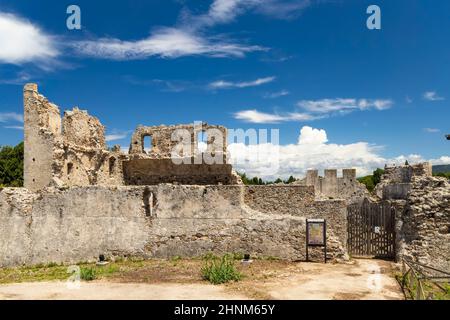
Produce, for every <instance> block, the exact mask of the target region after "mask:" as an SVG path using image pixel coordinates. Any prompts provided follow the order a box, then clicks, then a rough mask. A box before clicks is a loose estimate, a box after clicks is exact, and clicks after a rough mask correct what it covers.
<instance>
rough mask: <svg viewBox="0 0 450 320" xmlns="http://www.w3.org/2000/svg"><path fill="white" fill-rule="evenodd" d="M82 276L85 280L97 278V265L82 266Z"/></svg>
mask: <svg viewBox="0 0 450 320" xmlns="http://www.w3.org/2000/svg"><path fill="white" fill-rule="evenodd" d="M80 278H81V280H84V281H92V280H95V279H96V278H97V270H96V268H95V267H87V268H86V267H82V268H81V269H80Z"/></svg>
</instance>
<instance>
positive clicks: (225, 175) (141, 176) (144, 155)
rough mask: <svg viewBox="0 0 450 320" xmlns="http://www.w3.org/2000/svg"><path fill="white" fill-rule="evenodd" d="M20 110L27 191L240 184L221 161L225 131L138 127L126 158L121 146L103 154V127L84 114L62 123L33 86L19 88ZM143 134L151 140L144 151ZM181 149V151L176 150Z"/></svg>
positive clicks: (76, 112) (69, 116)
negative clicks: (203, 146) (200, 138)
mask: <svg viewBox="0 0 450 320" xmlns="http://www.w3.org/2000/svg"><path fill="white" fill-rule="evenodd" d="M24 109H25V124H24V126H25V172H24V176H25V177H24V179H25V187H27V188H28V189H30V190H32V191H37V190H40V189H42V188H45V187H50V186H56V187H63V186H64V187H71V186H90V185H115V186H120V185H144V184H158V183H167V182H168V183H181V184H239V183H240V179H239V177H238V176H237V174H236V173H235V172H234V171H233V169H232V167H231V165H229V164H227V162H226V161H227V157H226V152H227V151H226V148H227V130H226V128H225V127H222V126H211V125H208V124H201V125H200V124H199V125H177V126H157V127H144V126H139V127H138V128H137V129H136V132H135V133H134V134H133V137H132V141H131V145H130V154H124V153H122V152H121V151H120V148H114V149H113V150H108V148H107V145H106V141H105V127H104V126H103V125H102V124H101V123H100V121H99V120H98V119H97V118H96V117H93V116H91V115H89V114H88V113H87V112H86V111H83V110H80V109H78V108H74V109H73V110H71V111H66V112H65V113H64V117H63V118H62V119H61V116H60V111H59V107H58V106H56V105H55V104H52V103H50V102H48V100H47V99H46V98H45V97H44V96H42V95H41V94H39V93H38V88H37V85H36V84H27V85H26V86H25V87H24ZM201 132H205V133H206V134H207V141H206V150H205V151H206V153H202V152H201V151H200V150H199V147H198V146H199V141H198V133H201ZM186 135H187V137H186ZM146 136H151V137H152V146H151V148H150V150H147V151H146V150H144V145H143V143H144V138H145V137H146ZM180 145H181V147H182V148H181V150H178V149H180V148H175V146H180ZM173 151H174V154H173V153H172V152H173ZM179 151H181V152H179ZM207 155H210V156H207ZM174 159H176V160H178V162H176V161H172V160H174ZM186 160H189V161H186ZM187 163H189V164H187Z"/></svg>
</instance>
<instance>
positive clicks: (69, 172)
mask: <svg viewBox="0 0 450 320" xmlns="http://www.w3.org/2000/svg"><path fill="white" fill-rule="evenodd" d="M72 170H73V163H71V162H69V163H68V164H67V174H69V175H70V174H72Z"/></svg>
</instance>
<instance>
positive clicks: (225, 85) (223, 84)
mask: <svg viewBox="0 0 450 320" xmlns="http://www.w3.org/2000/svg"><path fill="white" fill-rule="evenodd" d="M275 79H276V77H265V78H259V79H256V80H253V81H242V82H232V81H224V80H218V81H214V82H212V83H210V84H209V87H210V88H213V89H229V88H247V87H257V86H260V85H263V84H266V83H269V82H272V81H274V80H275Z"/></svg>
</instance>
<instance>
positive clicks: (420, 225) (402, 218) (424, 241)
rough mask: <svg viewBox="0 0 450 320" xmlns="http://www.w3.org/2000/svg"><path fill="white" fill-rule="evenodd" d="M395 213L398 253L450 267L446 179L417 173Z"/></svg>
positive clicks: (449, 200) (449, 189)
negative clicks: (400, 206) (401, 204)
mask: <svg viewBox="0 0 450 320" xmlns="http://www.w3.org/2000/svg"><path fill="white" fill-rule="evenodd" d="M396 202H404V203H403V208H404V209H403V210H401V211H400V214H399V215H398V235H397V237H398V240H399V241H398V247H399V248H398V255H399V258H401V257H402V256H406V257H409V258H411V259H413V260H414V261H417V262H419V263H422V264H425V265H429V266H432V267H435V268H438V269H443V270H447V271H448V270H450V182H449V181H448V180H447V179H446V178H439V177H431V176H417V177H413V178H412V179H411V183H410V190H409V192H408V194H407V198H406V201H405V200H403V201H402V200H399V201H396Z"/></svg>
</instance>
